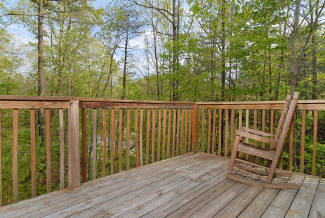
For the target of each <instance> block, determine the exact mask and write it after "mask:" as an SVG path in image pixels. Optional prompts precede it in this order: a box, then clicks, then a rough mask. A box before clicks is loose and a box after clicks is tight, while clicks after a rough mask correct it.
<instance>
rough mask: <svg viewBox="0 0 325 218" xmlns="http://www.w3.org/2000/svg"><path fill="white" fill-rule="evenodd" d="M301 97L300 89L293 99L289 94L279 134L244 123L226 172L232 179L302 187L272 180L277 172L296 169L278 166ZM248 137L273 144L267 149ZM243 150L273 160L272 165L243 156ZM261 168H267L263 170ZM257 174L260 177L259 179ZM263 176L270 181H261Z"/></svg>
mask: <svg viewBox="0 0 325 218" xmlns="http://www.w3.org/2000/svg"><path fill="white" fill-rule="evenodd" d="M298 97H299V92H295V93H294V95H293V97H292V99H291V95H288V97H287V99H286V101H285V103H284V107H283V109H282V112H281V117H280V121H279V124H278V127H277V131H276V133H275V135H272V134H269V133H265V132H262V131H258V130H254V129H248V128H243V127H242V128H240V129H239V130H238V131H237V132H236V139H235V143H234V146H233V150H232V155H231V163H230V167H229V169H228V173H227V175H226V177H227V178H228V179H231V180H235V181H238V182H242V183H245V184H248V185H257V186H260V187H263V188H278V189H298V188H299V187H298V185H297V184H294V183H272V181H273V177H274V176H277V175H279V176H281V175H283V176H285V175H290V174H292V172H289V171H278V172H276V167H277V165H278V163H279V159H280V157H281V153H282V149H283V146H284V142H285V139H286V136H287V133H288V130H289V127H290V123H291V122H292V119H293V115H294V112H295V109H296V105H297V101H298ZM244 138H246V140H244ZM248 139H252V140H254V141H258V142H262V143H264V144H269V145H270V146H269V147H270V149H269V150H266V149H262V148H257V147H256V146H254V144H250V143H249V142H248ZM239 152H241V153H245V154H248V155H250V156H255V157H259V158H262V159H265V160H268V161H270V162H269V165H268V166H264V164H262V165H261V164H257V163H254V162H253V161H249V160H244V159H241V158H239V156H238V155H239ZM263 162H264V160H263ZM249 166H251V167H249ZM257 167H258V168H257ZM233 168H236V169H237V170H238V171H239V172H241V173H244V176H240V175H237V174H234V173H233ZM261 168H262V169H263V170H261ZM247 175H248V176H247ZM250 177H254V178H255V179H252V178H250ZM256 178H257V179H258V180H256ZM263 178H265V179H266V181H264V182H263V181H262V182H261V181H259V180H262V179H263Z"/></svg>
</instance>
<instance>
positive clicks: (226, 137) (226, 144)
mask: <svg viewBox="0 0 325 218" xmlns="http://www.w3.org/2000/svg"><path fill="white" fill-rule="evenodd" d="M228 113H229V112H228V109H226V111H225V114H226V118H225V151H224V152H225V157H228V116H229V115H228Z"/></svg>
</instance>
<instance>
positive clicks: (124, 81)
mask: <svg viewBox="0 0 325 218" xmlns="http://www.w3.org/2000/svg"><path fill="white" fill-rule="evenodd" d="M128 43H129V31H128V30H127V32H126V38H125V48H124V67H123V89H122V99H125V93H126V65H127V57H128Z"/></svg>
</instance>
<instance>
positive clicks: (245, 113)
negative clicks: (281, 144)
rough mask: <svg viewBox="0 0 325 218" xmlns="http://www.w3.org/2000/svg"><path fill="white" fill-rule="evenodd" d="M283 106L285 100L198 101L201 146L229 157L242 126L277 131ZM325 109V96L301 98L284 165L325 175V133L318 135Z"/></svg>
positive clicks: (281, 164) (199, 148) (303, 171)
mask: <svg viewBox="0 0 325 218" xmlns="http://www.w3.org/2000/svg"><path fill="white" fill-rule="evenodd" d="M282 106H283V102H282V101H264V102H262V101H259V102H213V103H211V102H205V103H204V102H200V103H197V107H198V112H199V116H200V119H199V128H200V129H199V139H198V140H199V143H198V146H199V147H198V150H199V151H204V152H209V153H210V152H214V149H215V148H216V151H217V154H218V155H222V156H226V157H229V156H230V154H231V150H232V145H233V143H234V134H235V131H236V130H237V129H239V128H240V127H247V128H252V129H258V130H261V131H266V132H269V133H271V134H273V133H275V131H276V127H277V123H278V120H279V118H280V112H281V111H280V110H281V109H282ZM324 111H325V101H324V100H300V101H298V105H297V110H296V112H295V117H294V119H293V122H292V123H291V126H290V132H289V134H288V137H287V138H288V140H287V145H286V146H285V149H284V152H283V154H282V157H281V161H280V164H279V167H280V168H284V169H288V170H294V171H297V172H300V173H306V174H312V175H318V176H322V177H325V156H324V154H325V136H324V135H320V136H319V137H318V135H317V133H318V132H324V123H323V124H322V128H323V129H319V128H318V120H319V116H320V115H319V113H322V116H321V117H324V115H325V113H324ZM306 140H307V141H306ZM211 145H215V146H211ZM260 146H262V147H264V148H265V145H264V144H261V145H260ZM266 149H267V148H266Z"/></svg>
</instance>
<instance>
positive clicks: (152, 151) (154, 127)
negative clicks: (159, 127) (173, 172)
mask: <svg viewBox="0 0 325 218" xmlns="http://www.w3.org/2000/svg"><path fill="white" fill-rule="evenodd" d="M155 133H156V109H152V135H151V162H152V163H153V162H155V139H156V136H155Z"/></svg>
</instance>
